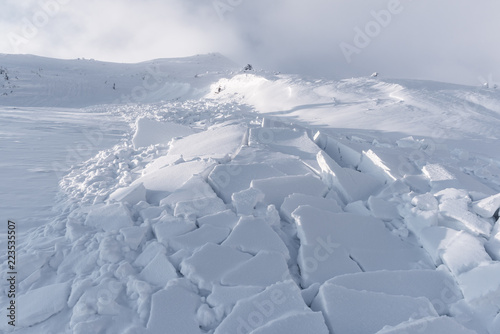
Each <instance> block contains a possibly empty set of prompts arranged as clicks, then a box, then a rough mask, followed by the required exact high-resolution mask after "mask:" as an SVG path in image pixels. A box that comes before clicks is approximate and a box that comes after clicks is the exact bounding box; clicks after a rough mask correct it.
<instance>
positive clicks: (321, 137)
mask: <svg viewBox="0 0 500 334" xmlns="http://www.w3.org/2000/svg"><path fill="white" fill-rule="evenodd" d="M314 142H315V143H316V144H317V145H318V146H319V147H320V148H321V149H322V150H324V151H325V152H326V154H328V155H329V156H330V157H332V158H333V159H334V160H335V161H336V162H337V163H338V164H339V165H340V166H342V167H346V168H349V167H351V168H352V167H357V166H358V165H359V163H360V161H361V153H360V152H361V151H359V152H358V151H357V150H355V149H354V148H352V147H350V146H348V145H345V144H343V143H342V142H341V141H340V140H336V139H334V138H333V137H331V136H328V135H327V134H324V133H322V132H321V131H318V132H316V134H315V135H314Z"/></svg>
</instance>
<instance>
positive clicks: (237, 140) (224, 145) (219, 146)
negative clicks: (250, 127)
mask: <svg viewBox="0 0 500 334" xmlns="http://www.w3.org/2000/svg"><path fill="white" fill-rule="evenodd" d="M246 133H247V127H246V126H243V125H239V124H238V125H223V126H213V127H211V128H209V129H208V130H206V131H203V132H199V133H196V134H193V135H190V136H187V137H184V138H181V139H176V140H174V141H173V142H172V143H171V145H170V149H169V151H168V154H169V155H182V156H183V157H184V159H186V160H190V159H194V158H197V157H207V158H212V159H223V158H225V157H226V156H231V155H233V154H234V153H235V152H236V150H237V149H238V147H240V145H241V144H242V142H243V139H244V137H245V135H246Z"/></svg>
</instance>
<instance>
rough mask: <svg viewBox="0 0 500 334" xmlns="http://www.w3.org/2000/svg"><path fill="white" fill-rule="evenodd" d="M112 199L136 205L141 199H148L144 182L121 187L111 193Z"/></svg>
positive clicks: (110, 197)
mask: <svg viewBox="0 0 500 334" xmlns="http://www.w3.org/2000/svg"><path fill="white" fill-rule="evenodd" d="M109 199H110V200H111V201H117V202H124V203H129V204H130V205H135V204H137V203H139V202H141V201H144V202H145V201H146V188H145V187H144V185H143V184H142V183H138V184H135V185H134V186H128V187H125V188H119V189H117V190H115V191H114V192H113V193H112V194H111V195H109Z"/></svg>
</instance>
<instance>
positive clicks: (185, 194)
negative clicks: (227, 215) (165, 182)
mask: <svg viewBox="0 0 500 334" xmlns="http://www.w3.org/2000/svg"><path fill="white" fill-rule="evenodd" d="M216 197H217V195H216V194H215V192H214V191H213V189H212V187H210V186H209V185H208V183H207V182H205V180H204V179H203V177H201V176H199V175H194V176H192V177H191V178H190V179H189V180H187V181H186V182H185V183H184V184H183V185H182V186H181V187H180V188H179V189H177V190H176V191H174V192H173V193H172V194H170V195H168V196H167V197H165V198H164V199H162V200H161V201H160V206H165V205H167V206H169V207H170V208H172V209H173V208H175V205H176V204H177V203H179V202H185V201H194V200H199V199H205V198H216Z"/></svg>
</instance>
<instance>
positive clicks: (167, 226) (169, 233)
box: [153, 215, 196, 247]
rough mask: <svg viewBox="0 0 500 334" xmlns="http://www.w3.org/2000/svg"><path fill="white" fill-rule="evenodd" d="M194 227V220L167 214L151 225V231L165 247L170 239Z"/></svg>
mask: <svg viewBox="0 0 500 334" xmlns="http://www.w3.org/2000/svg"><path fill="white" fill-rule="evenodd" d="M195 229H196V224H195V223H194V222H192V221H190V220H185V219H182V218H177V217H172V216H169V215H165V216H162V217H161V218H160V219H159V220H158V222H157V223H155V224H154V225H153V232H154V234H155V236H156V239H157V240H158V241H159V242H161V243H162V244H163V245H165V247H168V245H169V242H170V239H173V238H175V237H177V236H179V235H183V234H186V233H188V232H191V231H193V230H195Z"/></svg>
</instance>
